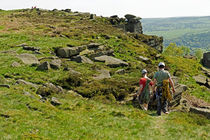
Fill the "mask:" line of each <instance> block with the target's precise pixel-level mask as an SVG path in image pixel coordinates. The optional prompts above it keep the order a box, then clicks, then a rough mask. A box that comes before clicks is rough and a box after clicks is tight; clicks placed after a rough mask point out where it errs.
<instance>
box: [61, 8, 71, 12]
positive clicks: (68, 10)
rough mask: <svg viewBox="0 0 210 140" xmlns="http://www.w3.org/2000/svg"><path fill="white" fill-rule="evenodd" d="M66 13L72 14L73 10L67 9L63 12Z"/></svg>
mask: <svg viewBox="0 0 210 140" xmlns="http://www.w3.org/2000/svg"><path fill="white" fill-rule="evenodd" d="M62 11H64V12H67V13H71V9H65V10H62Z"/></svg>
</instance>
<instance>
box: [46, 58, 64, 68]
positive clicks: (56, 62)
mask: <svg viewBox="0 0 210 140" xmlns="http://www.w3.org/2000/svg"><path fill="white" fill-rule="evenodd" d="M61 63H62V61H61V60H60V59H54V60H52V61H51V62H50V63H49V64H50V67H51V68H52V69H56V70H57V69H60V67H61Z"/></svg>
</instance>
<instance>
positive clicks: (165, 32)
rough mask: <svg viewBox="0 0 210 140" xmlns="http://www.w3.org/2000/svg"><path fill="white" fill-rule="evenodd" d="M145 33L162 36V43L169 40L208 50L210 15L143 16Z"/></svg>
mask: <svg viewBox="0 0 210 140" xmlns="http://www.w3.org/2000/svg"><path fill="white" fill-rule="evenodd" d="M141 21H142V25H143V31H144V33H145V34H149V35H158V36H163V37H164V45H165V46H168V44H170V42H175V43H176V44H177V45H184V46H189V47H191V48H192V49H193V48H202V49H205V50H208V51H210V16H206V17H177V18H145V19H142V20H141Z"/></svg>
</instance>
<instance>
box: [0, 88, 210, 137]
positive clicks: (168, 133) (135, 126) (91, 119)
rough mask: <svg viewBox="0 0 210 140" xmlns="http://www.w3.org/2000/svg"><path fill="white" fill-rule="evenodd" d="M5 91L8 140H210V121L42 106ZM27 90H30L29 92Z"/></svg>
mask: <svg viewBox="0 0 210 140" xmlns="http://www.w3.org/2000/svg"><path fill="white" fill-rule="evenodd" d="M19 88H23V87H19V86H15V87H14V89H12V90H4V91H1V94H0V99H1V103H0V106H1V114H0V116H1V117H0V126H1V131H0V135H1V138H3V139H29V138H31V139H36V138H37V139H69V138H72V139H122V138H123V139H141V138H142V139H151V138H152V139H196V140H197V139H207V138H208V137H209V133H208V132H209V124H210V121H209V120H207V119H205V118H204V117H202V116H198V115H195V114H188V113H181V112H172V113H171V114H169V115H167V116H166V115H163V116H161V117H157V116H153V114H154V113H155V112H150V111H149V112H144V111H141V110H139V109H136V108H133V107H132V106H122V105H117V104H103V103H101V102H99V101H94V100H87V99H84V98H78V97H74V96H71V95H69V94H65V95H60V96H58V98H59V99H60V101H62V102H63V105H62V106H60V107H54V106H52V105H51V104H50V103H48V102H45V103H42V102H40V101H39V100H38V99H39V98H38V97H36V95H33V96H34V97H33V98H31V97H29V96H27V95H23V94H22V93H17V90H16V89H19ZM24 89H25V90H27V88H26V87H24Z"/></svg>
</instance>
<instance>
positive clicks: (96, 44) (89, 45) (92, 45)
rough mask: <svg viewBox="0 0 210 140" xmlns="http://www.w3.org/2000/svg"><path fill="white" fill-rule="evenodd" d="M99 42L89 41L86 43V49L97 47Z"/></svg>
mask: <svg viewBox="0 0 210 140" xmlns="http://www.w3.org/2000/svg"><path fill="white" fill-rule="evenodd" d="M100 45H101V44H99V43H90V44H88V45H87V48H88V49H92V48H98V47H99V46H100Z"/></svg>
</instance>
